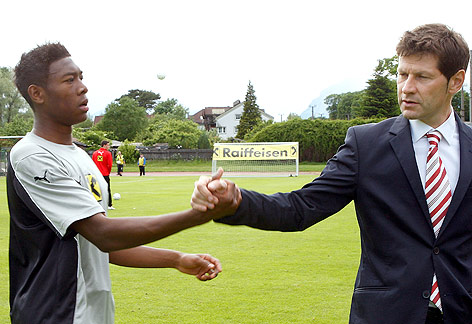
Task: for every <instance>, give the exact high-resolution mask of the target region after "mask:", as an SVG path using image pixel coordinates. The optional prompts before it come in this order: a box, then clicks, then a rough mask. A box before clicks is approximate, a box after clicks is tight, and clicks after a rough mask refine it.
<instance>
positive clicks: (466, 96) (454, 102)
mask: <svg viewBox="0 0 472 324" xmlns="http://www.w3.org/2000/svg"><path fill="white" fill-rule="evenodd" d="M452 107H454V110H455V111H456V112H457V113H458V114H459V116H461V92H460V91H459V92H458V93H456V95H455V96H454V97H453V98H452ZM469 115H470V94H469V93H468V92H467V91H465V90H464V120H466V121H469V120H470V117H469Z"/></svg>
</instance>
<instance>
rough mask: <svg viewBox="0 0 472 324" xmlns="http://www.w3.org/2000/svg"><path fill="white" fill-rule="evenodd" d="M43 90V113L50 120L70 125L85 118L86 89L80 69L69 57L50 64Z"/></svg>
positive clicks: (86, 108) (86, 109)
mask: <svg viewBox="0 0 472 324" xmlns="http://www.w3.org/2000/svg"><path fill="white" fill-rule="evenodd" d="M45 91H46V92H45V93H46V96H45V98H46V99H45V107H46V109H47V111H46V112H45V113H46V114H47V115H48V118H49V119H50V120H51V121H52V122H54V123H57V124H61V125H67V126H72V125H74V124H77V123H80V122H82V121H84V120H86V119H87V112H88V110H89V108H88V106H87V104H88V100H87V96H86V93H87V92H88V89H87V87H86V86H85V85H84V84H83V83H82V71H81V70H80V69H79V67H78V66H77V65H75V63H74V62H73V61H72V59H71V58H70V57H66V58H63V59H60V60H58V61H56V62H54V63H52V64H51V65H50V67H49V77H48V82H47V86H46V89H45Z"/></svg>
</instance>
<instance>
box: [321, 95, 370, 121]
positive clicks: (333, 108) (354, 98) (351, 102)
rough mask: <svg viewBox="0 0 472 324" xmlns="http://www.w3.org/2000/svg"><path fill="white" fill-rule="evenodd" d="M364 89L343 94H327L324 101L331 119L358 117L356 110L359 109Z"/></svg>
mask: <svg viewBox="0 0 472 324" xmlns="http://www.w3.org/2000/svg"><path fill="white" fill-rule="evenodd" d="M363 96H364V91H363V90H362V91H356V92H347V93H342V94H331V95H329V96H327V97H326V98H325V100H324V103H325V104H326V105H327V107H326V110H327V112H328V114H329V118H330V119H352V118H356V117H357V116H356V115H355V112H356V111H357V110H358V109H359V107H360V105H361V102H362V98H363Z"/></svg>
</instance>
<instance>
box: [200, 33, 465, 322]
mask: <svg viewBox="0 0 472 324" xmlns="http://www.w3.org/2000/svg"><path fill="white" fill-rule="evenodd" d="M397 54H398V56H399V65H398V81H397V87H398V102H399V105H400V109H401V112H402V114H401V115H400V116H398V117H395V118H391V119H387V120H385V121H382V122H380V123H378V124H369V125H362V126H356V127H352V128H350V129H349V130H348V132H347V136H346V140H345V143H344V144H343V145H342V146H341V147H340V148H339V150H338V152H337V153H336V155H335V156H334V157H333V158H332V159H330V160H329V161H328V163H327V165H326V167H325V169H324V170H323V172H322V173H321V175H320V177H318V178H316V179H315V180H313V182H311V183H308V184H306V185H305V186H304V187H303V188H301V189H299V190H296V191H292V192H290V193H277V194H273V195H264V194H260V193H257V192H253V191H248V190H243V189H241V190H240V189H239V188H238V187H237V186H236V185H235V184H234V183H233V182H231V181H228V180H222V179H220V178H221V176H222V170H219V172H218V173H217V174H216V175H215V176H214V177H213V178H208V177H202V178H200V180H199V181H197V183H196V186H195V191H194V194H193V196H192V201H191V203H192V206H193V208H195V209H197V210H200V211H208V213H210V214H211V215H212V216H213V217H214V218H215V219H218V220H217V221H218V222H221V223H225V224H231V225H248V226H251V227H255V228H259V229H264V230H279V231H301V230H304V229H306V228H308V227H310V226H312V225H313V224H315V223H317V222H319V221H321V220H323V219H325V218H326V217H328V216H331V215H333V214H335V213H336V212H338V211H339V210H341V209H342V208H343V207H344V206H346V205H347V204H348V203H350V202H351V201H354V203H355V208H356V214H357V219H358V223H359V227H360V235H361V248H362V253H361V260H360V266H359V270H358V274H357V279H356V282H355V289H354V293H353V297H352V305H351V314H350V320H349V322H350V323H353V324H354V323H362V324H379V323H382V324H400V323H401V324H405V323H406V324H408V323H412V324H413V323H414V324H418V323H445V324H462V323H472V168H471V165H472V129H470V128H469V127H468V126H467V125H465V124H464V123H463V122H462V121H461V120H460V119H459V117H458V116H457V115H456V114H455V113H454V111H453V109H452V106H451V101H452V98H453V96H454V95H455V94H456V93H457V92H458V91H459V90H460V89H461V87H462V84H463V83H464V79H465V73H466V69H467V65H468V62H469V48H468V46H467V44H466V42H465V41H464V39H463V38H462V37H461V36H460V35H459V34H457V33H456V32H454V31H452V30H451V29H450V28H448V27H446V26H444V25H441V24H430V25H424V26H420V27H418V28H416V29H414V30H412V31H407V32H406V33H405V34H404V35H403V37H402V38H401V40H400V42H399V44H398V45H397ZM436 131H437V132H436ZM438 147H439V149H438ZM438 152H439V153H438ZM438 154H439V157H438ZM438 175H439V176H438ZM221 217H223V218H221Z"/></svg>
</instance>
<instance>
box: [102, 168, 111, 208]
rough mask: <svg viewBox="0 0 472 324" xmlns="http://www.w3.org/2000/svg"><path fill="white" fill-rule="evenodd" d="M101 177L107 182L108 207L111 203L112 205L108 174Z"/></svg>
mask: <svg viewBox="0 0 472 324" xmlns="http://www.w3.org/2000/svg"><path fill="white" fill-rule="evenodd" d="M103 178H105V181H106V182H107V184H108V207H111V205H113V201H112V200H111V188H110V176H109V175H107V176H103Z"/></svg>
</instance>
